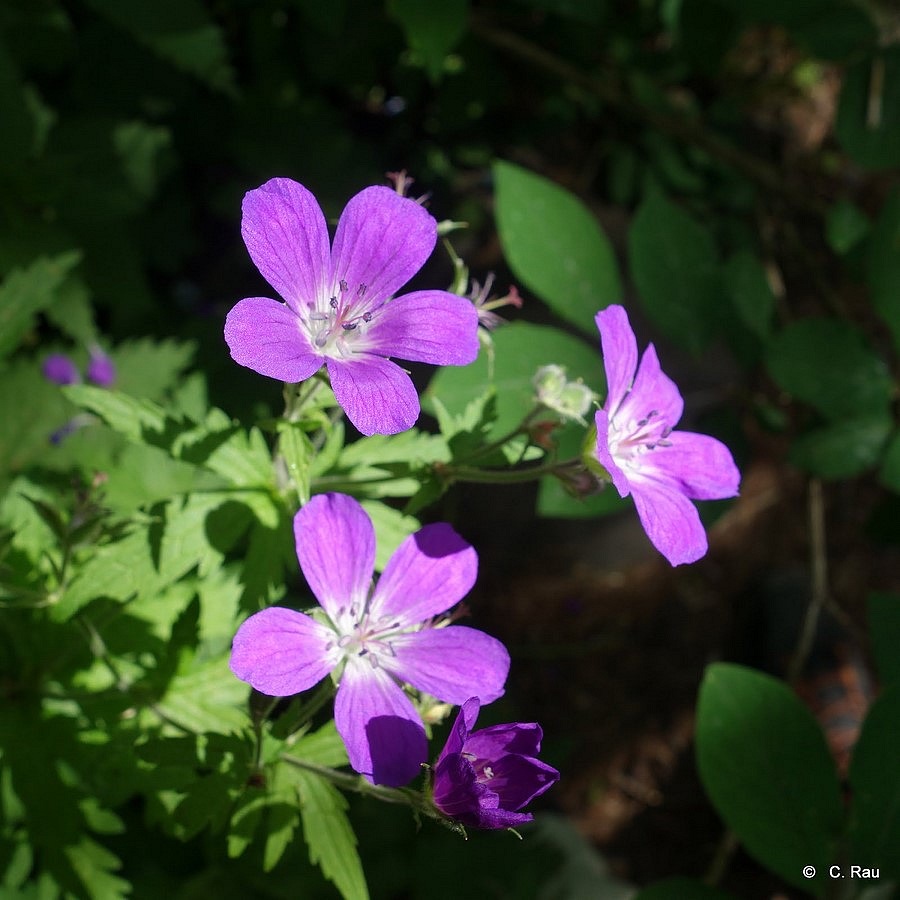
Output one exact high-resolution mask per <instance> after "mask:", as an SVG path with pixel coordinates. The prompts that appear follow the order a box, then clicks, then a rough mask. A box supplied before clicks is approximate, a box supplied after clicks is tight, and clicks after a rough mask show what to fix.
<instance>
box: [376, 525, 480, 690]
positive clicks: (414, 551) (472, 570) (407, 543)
mask: <svg viewBox="0 0 900 900" xmlns="http://www.w3.org/2000/svg"><path fill="white" fill-rule="evenodd" d="M477 575H478V554H477V553H476V552H475V549H474V548H473V547H472V546H471V545H470V544H469V543H468V542H467V541H465V540H463V539H462V538H461V537H460V536H459V535H458V534H457V533H456V532H455V531H454V530H453V528H451V527H450V526H449V525H447V524H445V523H443V522H439V523H437V524H435V525H426V526H425V527H424V528H422V529H420V530H419V531H417V532H416V533H415V534H411V535H409V537H407V538H405V539H404V541H403V543H402V544H400V546H399V547H398V548H397V549H396V550H395V551H394V555H393V556H392V557H391V558H390V559H389V560H388V564H387V566H385V569H384V572H383V573H382V575H381V578H380V579H379V580H378V585H377V586H376V588H375V593H374V594H373V596H372V604H371V609H372V613H373V615H375V616H376V617H377V618H379V619H381V618H388V617H395V618H396V619H397V620H398V621H399V622H400V623H402V624H403V625H416V624H418V623H419V622H423V621H424V620H425V619H429V618H431V616H436V615H438V614H440V613H442V612H446V611H447V610H448V609H450V607H451V606H453V605H454V604H455V603H459V601H460V600H462V598H463V597H465V596H466V594H468V593H469V591H470V590H472V585H474V584H475V578H476V576H477ZM473 693H477V691H475V692H473ZM471 696H472V694H467V695H466V697H471ZM466 697H464V698H463V700H465V699H466ZM460 702H462V701H460Z"/></svg>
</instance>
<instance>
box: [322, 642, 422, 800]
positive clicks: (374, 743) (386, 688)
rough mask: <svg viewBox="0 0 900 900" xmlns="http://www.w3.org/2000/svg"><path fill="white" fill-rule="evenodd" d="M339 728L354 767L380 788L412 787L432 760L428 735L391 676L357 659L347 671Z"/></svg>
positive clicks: (338, 704) (337, 710)
mask: <svg viewBox="0 0 900 900" xmlns="http://www.w3.org/2000/svg"><path fill="white" fill-rule="evenodd" d="M334 722H335V725H336V726H337V730H338V733H339V734H340V736H341V738H342V739H343V741H344V744H345V746H346V747H347V755H348V757H349V759H350V765H351V766H352V767H353V768H354V769H355V770H356V771H357V772H359V773H360V774H361V775H365V776H366V777H367V778H368V779H369V780H370V781H372V782H374V783H375V784H386V785H389V786H390V787H400V786H401V785H404V784H408V783H409V782H410V781H412V779H413V778H415V777H416V775H417V774H418V773H419V771H420V768H421V765H422V763H424V762H425V760H426V758H427V756H428V741H427V740H426V738H425V729H424V727H423V726H422V720H421V719H420V718H419V715H418V713H416V711H415V709H414V708H413V705H412V703H411V702H410V701H409V698H408V697H407V696H406V694H404V693H403V690H402V689H401V688H400V686H399V685H397V684H396V683H395V682H394V681H393V679H392V678H391V677H390V675H388V673H387V672H385V671H384V670H383V669H378V668H375V667H373V666H372V665H371V664H370V663H369V662H367V661H365V660H361V659H359V658H358V657H351V658H350V659H349V660H348V661H347V665H346V667H345V668H344V673H343V675H342V677H341V685H340V687H339V688H338V693H337V697H336V698H335V701H334Z"/></svg>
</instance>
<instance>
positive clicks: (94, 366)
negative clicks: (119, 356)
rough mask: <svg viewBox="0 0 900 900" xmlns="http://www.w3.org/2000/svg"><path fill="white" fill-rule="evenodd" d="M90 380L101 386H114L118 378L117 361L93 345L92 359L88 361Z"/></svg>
mask: <svg viewBox="0 0 900 900" xmlns="http://www.w3.org/2000/svg"><path fill="white" fill-rule="evenodd" d="M85 374H86V375H87V377H88V381H93V382H94V384H96V385H99V386H100V387H105V388H108V387H112V386H113V384H114V383H115V380H116V365H115V363H114V362H113V361H112V360H111V359H110V358H109V357H108V356H107V355H106V354H105V353H104V352H103V351H102V350H101V349H100V348H99V347H97V346H93V347H91V361H90V362H89V363H88V367H87V372H86V373H85Z"/></svg>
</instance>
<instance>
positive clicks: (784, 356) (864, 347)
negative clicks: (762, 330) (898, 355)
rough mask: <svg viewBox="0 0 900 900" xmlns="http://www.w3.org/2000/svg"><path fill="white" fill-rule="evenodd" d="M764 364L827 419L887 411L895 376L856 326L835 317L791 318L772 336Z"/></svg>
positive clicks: (783, 383)
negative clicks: (798, 319) (892, 377)
mask: <svg viewBox="0 0 900 900" xmlns="http://www.w3.org/2000/svg"><path fill="white" fill-rule="evenodd" d="M766 366H767V367H768V370H769V373H770V374H771V376H772V378H774V379H775V381H776V382H777V384H778V385H779V387H781V388H782V389H783V390H785V391H787V392H788V393H789V394H791V395H793V396H794V397H795V398H796V399H798V400H802V401H803V402H804V403H808V404H809V405H810V406H812V407H813V408H815V409H817V410H818V411H819V412H820V413H821V414H822V415H823V416H825V417H826V418H828V419H831V420H837V419H842V418H845V417H848V416H850V417H860V418H861V417H863V416H865V415H866V414H867V413H877V412H883V411H885V410H887V408H888V406H889V404H890V400H891V393H892V390H893V381H892V379H891V375H890V372H889V371H888V368H887V365H886V364H885V362H884V360H883V359H882V358H881V357H880V356H879V355H878V354H877V353H875V351H874V350H872V348H871V347H870V346H869V344H868V342H867V341H866V338H865V336H864V335H863V334H862V333H861V332H860V331H859V330H858V329H857V328H855V327H854V326H852V325H850V324H849V323H847V322H844V321H839V320H838V319H802V320H800V321H797V322H792V323H791V324H790V325H788V326H787V327H786V328H784V329H783V330H782V331H780V332H779V333H778V334H776V335H775V337H774V338H773V339H772V340H771V341H770V343H769V346H768V349H767V352H766Z"/></svg>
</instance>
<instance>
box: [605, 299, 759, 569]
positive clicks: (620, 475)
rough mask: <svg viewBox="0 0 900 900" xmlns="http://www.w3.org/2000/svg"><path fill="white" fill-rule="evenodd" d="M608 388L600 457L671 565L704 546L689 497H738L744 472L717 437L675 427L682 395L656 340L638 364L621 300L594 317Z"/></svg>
mask: <svg viewBox="0 0 900 900" xmlns="http://www.w3.org/2000/svg"><path fill="white" fill-rule="evenodd" d="M596 322H597V328H599V329H600V342H601V345H602V348H603V365H604V368H605V369H606V381H607V385H608V388H609V393H608V395H607V397H606V403H604V404H603V408H602V409H601V410H599V411H598V412H597V414H596V416H595V422H596V425H597V459H598V460H599V461H600V464H601V465H602V466H603V467H604V468H605V469H606V471H607V472H608V473H609V476H610V478H611V479H612V482H613V484H614V485H615V486H616V489H617V490H618V492H619V495H620V496H622V497H627V496H628V495H629V494H631V496H632V497H633V498H634V505H635V506H636V507H637V512H638V516H639V517H640V520H641V524H642V525H643V526H644V531H646V532H647V537H649V538H650V541H651V542H652V543H653V546H654V547H656V549H657V550H659V552H660V553H662V555H663V556H665V558H666V559H667V560H668V561H669V562H670V563H671V564H672V565H673V566H677V565H680V564H681V563H689V562H694V561H695V560H697V559H699V558H700V557H701V556H703V555H704V554H705V553H706V549H707V543H706V532H705V531H704V530H703V525H702V524H701V522H700V516H699V515H698V514H697V510H696V508H695V507H694V505H693V503H691V500H720V499H722V498H725V497H735V496H737V493H738V486H739V483H740V480H741V476H740V472H738V470H737V467H736V466H735V464H734V460H733V459H732V458H731V453H730V452H729V450H728V448H727V447H726V446H725V445H724V444H723V443H722V442H721V441H717V440H716V439H715V438H712V437H709V436H707V435H705V434H693V433H692V432H690V431H673V429H674V427H675V425H676V424H677V423H678V420H679V419H680V418H681V413H682V409H683V407H684V401H683V400H682V398H681V394H680V393H679V392H678V388H677V387H675V384H674V383H673V382H672V380H671V379H670V378H668V377H667V376H666V375H664V374H663V373H662V370H661V369H660V367H659V360H658V359H657V356H656V350H655V349H654V347H653V344H649V345H648V346H647V349H646V350H645V351H644V355H643V357H641V361H640V365H638V352H637V341H635V338H634V332H633V331H632V330H631V325H630V324H629V323H628V316H627V314H626V313H625V310H624V309H623V308H622V307H621V306H609V307H607V308H606V309H604V310H603V311H602V312H599V313H598V314H597V316H596Z"/></svg>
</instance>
